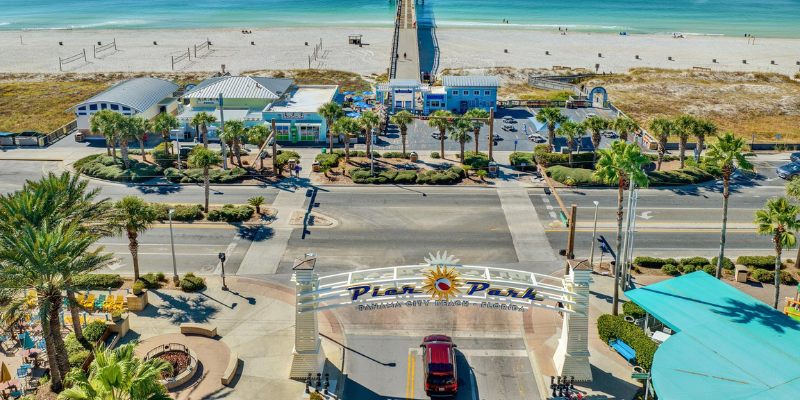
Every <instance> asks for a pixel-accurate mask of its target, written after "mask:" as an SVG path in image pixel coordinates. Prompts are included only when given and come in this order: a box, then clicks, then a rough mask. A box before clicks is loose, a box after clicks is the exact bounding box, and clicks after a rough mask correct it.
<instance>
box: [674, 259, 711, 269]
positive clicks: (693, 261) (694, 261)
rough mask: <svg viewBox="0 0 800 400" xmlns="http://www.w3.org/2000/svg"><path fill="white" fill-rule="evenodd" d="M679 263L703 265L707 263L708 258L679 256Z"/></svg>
mask: <svg viewBox="0 0 800 400" xmlns="http://www.w3.org/2000/svg"><path fill="white" fill-rule="evenodd" d="M680 264H681V265H693V266H695V267H701V266H704V265H708V259H707V258H705V257H688V258H681V260H680Z"/></svg>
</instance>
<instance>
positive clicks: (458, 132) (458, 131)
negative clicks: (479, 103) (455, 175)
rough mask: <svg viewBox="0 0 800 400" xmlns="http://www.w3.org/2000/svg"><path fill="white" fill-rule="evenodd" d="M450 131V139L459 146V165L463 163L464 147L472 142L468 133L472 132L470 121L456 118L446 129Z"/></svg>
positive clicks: (464, 118)
mask: <svg viewBox="0 0 800 400" xmlns="http://www.w3.org/2000/svg"><path fill="white" fill-rule="evenodd" d="M448 130H449V131H450V139H452V140H455V141H456V142H458V146H459V159H460V160H461V163H462V164H463V163H464V145H465V144H466V143H469V142H470V141H472V137H471V136H470V134H469V133H470V131H471V130H472V121H470V120H469V118H467V117H463V116H462V117H458V118H456V119H455V120H454V121H453V123H452V124H450V127H449V128H448Z"/></svg>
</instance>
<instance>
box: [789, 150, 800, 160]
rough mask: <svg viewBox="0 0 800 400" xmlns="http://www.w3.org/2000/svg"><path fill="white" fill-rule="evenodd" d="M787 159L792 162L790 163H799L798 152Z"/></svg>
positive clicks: (799, 153) (799, 152)
mask: <svg viewBox="0 0 800 400" xmlns="http://www.w3.org/2000/svg"><path fill="white" fill-rule="evenodd" d="M789 159H790V160H792V162H800V151H796V152H794V153H792V154H790V155H789Z"/></svg>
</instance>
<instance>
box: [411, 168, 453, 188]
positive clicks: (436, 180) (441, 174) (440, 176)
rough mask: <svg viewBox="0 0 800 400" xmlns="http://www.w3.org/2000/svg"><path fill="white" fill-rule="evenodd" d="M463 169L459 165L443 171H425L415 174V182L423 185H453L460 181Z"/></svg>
mask: <svg viewBox="0 0 800 400" xmlns="http://www.w3.org/2000/svg"><path fill="white" fill-rule="evenodd" d="M463 177H464V170H463V169H462V168H460V167H450V168H449V169H447V170H445V171H434V170H431V171H425V172H422V173H419V174H417V183H418V184H421V185H422V184H425V185H455V184H457V183H459V182H461V179H462V178H463Z"/></svg>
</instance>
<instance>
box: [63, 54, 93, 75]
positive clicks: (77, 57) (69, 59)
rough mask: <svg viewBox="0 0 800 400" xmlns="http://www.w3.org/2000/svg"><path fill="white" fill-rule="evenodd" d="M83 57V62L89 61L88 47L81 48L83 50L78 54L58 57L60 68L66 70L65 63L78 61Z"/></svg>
mask: <svg viewBox="0 0 800 400" xmlns="http://www.w3.org/2000/svg"><path fill="white" fill-rule="evenodd" d="M81 58H82V59H83V62H86V63H88V62H89V60H87V59H86V49H83V50H81V52H80V53H78V54H75V55H72V56H69V57H66V58H61V57H58V70H59V71H62V72H63V71H64V64H69V63H71V62H75V61H78V60H80V59H81Z"/></svg>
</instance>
